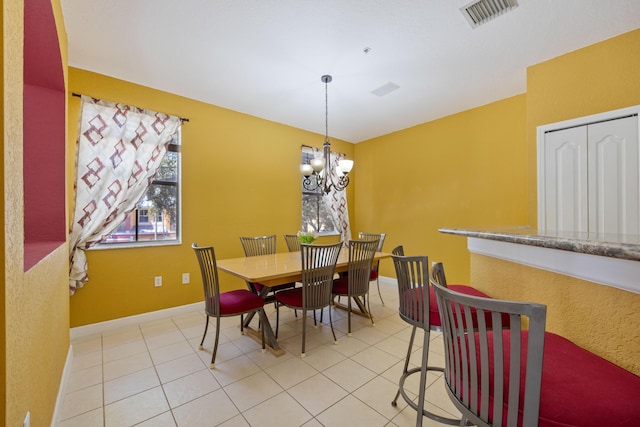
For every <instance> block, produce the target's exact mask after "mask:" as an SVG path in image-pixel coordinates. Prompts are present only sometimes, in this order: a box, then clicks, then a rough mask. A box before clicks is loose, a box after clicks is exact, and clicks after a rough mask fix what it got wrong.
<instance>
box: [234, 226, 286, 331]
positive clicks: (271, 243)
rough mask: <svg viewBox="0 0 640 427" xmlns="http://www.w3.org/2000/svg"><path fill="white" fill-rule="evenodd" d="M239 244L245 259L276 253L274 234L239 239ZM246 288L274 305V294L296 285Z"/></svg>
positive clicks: (251, 283) (248, 319)
mask: <svg viewBox="0 0 640 427" xmlns="http://www.w3.org/2000/svg"><path fill="white" fill-rule="evenodd" d="M240 243H241V244H242V249H243V250H244V255H245V256H247V257H250V256H260V255H272V254H275V253H276V235H275V234H271V235H268V236H255V237H253V236H252V237H240ZM247 286H248V287H249V289H250V290H252V291H254V292H255V293H257V294H259V295H260V296H262V297H263V298H264V301H265V303H267V304H270V303H274V304H276V299H275V294H276V292H278V291H281V290H284V289H290V288H294V287H295V286H296V284H295V283H284V284H282V285H277V286H271V287H267V288H266V289H265V286H264V285H263V284H262V283H258V282H247ZM250 321H251V317H249V318H247V320H246V322H245V324H249V322H250ZM276 338H278V334H277V331H276Z"/></svg>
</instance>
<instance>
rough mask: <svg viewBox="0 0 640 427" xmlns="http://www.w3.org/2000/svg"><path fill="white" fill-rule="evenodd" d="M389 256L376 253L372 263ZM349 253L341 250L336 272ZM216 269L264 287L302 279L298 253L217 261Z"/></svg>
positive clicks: (344, 265) (342, 267)
mask: <svg viewBox="0 0 640 427" xmlns="http://www.w3.org/2000/svg"><path fill="white" fill-rule="evenodd" d="M390 257H391V254H388V253H385V252H376V254H375V257H374V261H376V260H381V259H384V258H390ZM348 264H349V251H348V250H345V249H343V250H341V251H340V256H339V257H338V263H337V264H336V272H341V271H346V270H347V268H348ZM217 265H218V268H219V269H220V270H222V271H225V272H227V273H229V274H232V275H234V276H236V277H239V278H241V279H244V280H246V281H248V282H259V283H261V284H263V285H266V286H276V285H280V284H283V283H290V282H295V281H299V280H300V278H301V277H302V268H301V266H300V252H279V253H276V254H273V255H260V256H253V257H241V258H229V259H221V260H217Z"/></svg>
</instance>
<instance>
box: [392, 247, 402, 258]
mask: <svg viewBox="0 0 640 427" xmlns="http://www.w3.org/2000/svg"><path fill="white" fill-rule="evenodd" d="M391 255H399V256H404V247H403V246H402V245H398V246H396V247H395V248H393V249H392V250H391Z"/></svg>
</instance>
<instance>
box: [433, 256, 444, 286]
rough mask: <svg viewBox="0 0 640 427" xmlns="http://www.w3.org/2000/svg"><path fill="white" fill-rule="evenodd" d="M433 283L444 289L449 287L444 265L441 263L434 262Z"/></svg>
mask: <svg viewBox="0 0 640 427" xmlns="http://www.w3.org/2000/svg"><path fill="white" fill-rule="evenodd" d="M431 281H432V282H435V283H437V284H438V285H440V286H442V287H445V288H446V287H447V278H446V276H445V275H444V265H442V263H441V262H434V263H433V265H432V266H431Z"/></svg>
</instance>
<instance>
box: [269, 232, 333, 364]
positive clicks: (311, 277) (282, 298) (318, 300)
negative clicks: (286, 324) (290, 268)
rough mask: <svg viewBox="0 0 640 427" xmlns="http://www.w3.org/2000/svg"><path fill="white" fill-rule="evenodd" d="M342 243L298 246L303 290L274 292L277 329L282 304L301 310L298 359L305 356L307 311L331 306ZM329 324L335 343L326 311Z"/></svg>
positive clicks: (301, 288) (331, 323)
mask: <svg viewBox="0 0 640 427" xmlns="http://www.w3.org/2000/svg"><path fill="white" fill-rule="evenodd" d="M341 246H342V242H338V243H333V244H328V245H317V244H304V243H303V244H301V245H300V263H301V264H300V265H301V267H302V287H297V288H294V289H288V290H284V291H279V292H277V293H276V300H277V301H278V304H276V330H277V329H278V325H279V322H280V305H285V306H287V307H289V308H293V309H295V310H302V352H301V354H300V357H305V345H306V330H307V311H308V310H311V311H313V312H314V322H315V310H322V309H323V308H324V307H331V297H332V296H331V288H332V286H333V275H334V274H335V270H336V263H337V262H338V256H339V255H340V247H341ZM329 324H330V325H331V333H332V334H333V340H334V342H337V339H336V334H335V332H334V330H333V321H332V319H331V309H329Z"/></svg>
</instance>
